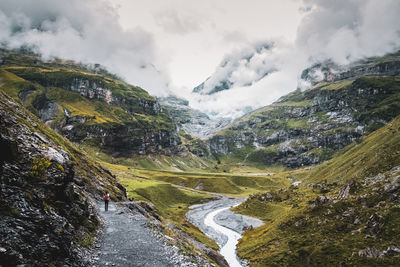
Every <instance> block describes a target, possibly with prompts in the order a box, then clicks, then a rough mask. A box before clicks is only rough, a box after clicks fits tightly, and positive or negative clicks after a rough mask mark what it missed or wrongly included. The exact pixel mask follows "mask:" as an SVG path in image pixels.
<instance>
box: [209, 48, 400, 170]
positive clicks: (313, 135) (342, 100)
mask: <svg viewBox="0 0 400 267" xmlns="http://www.w3.org/2000/svg"><path fill="white" fill-rule="evenodd" d="M399 62H400V59H399V58H398V57H397V56H390V57H385V58H375V59H370V60H368V61H366V63H365V62H364V63H362V64H361V65H357V66H353V67H352V68H350V69H348V70H346V71H345V72H342V73H336V74H335V76H333V77H331V76H329V75H328V74H327V75H325V78H324V79H323V80H320V81H318V80H312V81H313V83H314V84H315V85H314V86H313V87H312V88H310V89H308V90H305V91H300V90H297V91H295V92H293V93H291V94H289V95H287V96H284V97H282V98H281V99H279V100H278V101H277V102H275V103H274V104H272V105H270V106H267V107H264V108H261V109H259V110H257V111H255V112H253V113H251V114H249V115H247V116H245V117H243V118H241V119H239V120H237V121H236V122H234V123H233V124H232V125H230V126H229V127H227V128H225V129H223V130H222V131H220V132H218V133H216V134H215V135H214V136H212V137H211V138H209V139H208V140H207V141H206V143H207V144H208V146H209V148H210V149H211V151H212V152H214V153H219V154H224V155H227V154H228V155H233V156H238V157H245V159H246V160H248V161H257V162H262V163H264V164H266V165H274V164H280V165H284V166H287V167H291V168H297V167H301V166H306V165H312V164H316V163H319V162H322V161H324V160H326V159H329V158H330V157H331V156H332V155H333V153H334V152H335V151H337V150H338V149H341V148H344V147H345V146H347V145H348V144H350V143H352V142H353V141H356V140H358V139H359V138H360V137H361V136H363V135H365V134H367V133H370V132H372V131H374V130H375V129H378V128H379V127H381V126H382V125H384V124H385V123H387V122H389V121H390V120H391V119H393V118H394V117H395V116H396V115H398V114H399V113H400V105H399V99H400V78H399V77H398V76H397V75H398V71H399V69H398V66H399ZM382 64H383V65H382ZM304 73H306V72H304ZM307 73H308V74H307V75H309V77H311V78H312V76H310V73H312V71H308V72H307ZM378 74H379V76H377V75H378ZM304 75H306V74H304ZM311 78H310V79H311Z"/></svg>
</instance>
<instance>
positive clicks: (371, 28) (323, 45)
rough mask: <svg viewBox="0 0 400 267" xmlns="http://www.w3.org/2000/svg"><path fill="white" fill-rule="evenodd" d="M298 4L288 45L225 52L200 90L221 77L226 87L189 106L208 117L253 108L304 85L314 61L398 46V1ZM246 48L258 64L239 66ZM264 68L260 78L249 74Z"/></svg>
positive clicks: (349, 58)
mask: <svg viewBox="0 0 400 267" xmlns="http://www.w3.org/2000/svg"><path fill="white" fill-rule="evenodd" d="M303 4H304V7H303V8H301V10H300V12H305V14H304V17H303V19H302V20H301V23H300V24H299V26H298V30H297V37H296V40H295V42H294V43H290V42H285V40H282V39H279V38H278V39H274V38H270V39H269V40H268V41H265V42H264V44H265V45H268V44H271V43H273V47H272V48H271V49H264V50H259V51H258V52H254V51H255V50H256V49H257V47H259V46H260V44H250V45H248V47H244V48H243V49H242V50H241V51H235V52H234V53H229V54H227V55H226V56H225V57H224V59H223V61H222V62H221V64H220V65H219V66H218V67H217V68H216V70H215V72H214V73H213V74H212V75H211V77H210V78H209V79H208V80H207V81H206V82H205V90H204V92H205V93H207V92H210V91H211V90H212V88H213V87H215V86H217V85H220V84H221V83H222V82H223V81H226V80H227V81H229V82H231V83H232V84H233V85H232V86H231V87H232V89H229V90H225V91H221V92H218V93H216V94H212V95H210V96H208V95H207V96H204V95H199V94H190V95H188V96H187V97H188V98H189V99H190V102H191V105H192V106H194V107H196V108H198V109H201V110H202V111H204V112H206V113H208V114H213V115H214V116H226V117H234V118H235V117H240V116H242V115H244V114H245V113H246V112H248V110H249V107H251V109H257V108H259V107H262V106H266V105H268V104H271V103H272V102H274V101H276V100H277V99H279V97H281V96H283V95H285V94H287V93H289V92H291V91H294V90H295V89H297V88H301V89H307V87H308V86H309V84H308V83H307V82H306V81H302V80H301V79H300V75H301V73H302V71H303V70H304V69H305V68H307V67H310V66H312V65H314V64H316V63H320V62H324V61H327V60H329V61H331V62H333V63H335V64H338V65H342V66H343V65H344V66H345V65H347V64H350V63H352V62H355V61H357V60H360V59H363V58H366V57H372V56H383V55H385V54H387V53H390V52H395V51H398V50H399V49H400V20H399V19H398V14H400V1H396V0H383V1H374V0H350V1H349V0H340V1H323V0H304V1H303ZM249 51H253V52H252V54H251V55H252V56H256V58H261V59H262V61H261V64H250V63H251V62H247V63H246V64H242V62H243V58H246V57H249V55H248V53H249ZM267 72H269V73H270V74H269V75H266V76H265V77H262V78H261V79H259V78H260V77H261V76H257V75H254V74H257V73H258V74H259V73H267ZM249 73H250V75H248V74H249ZM233 74H236V76H237V77H235V76H234V75H233ZM251 75H252V76H251ZM315 75H318V73H315ZM234 78H235V79H234ZM243 81H244V82H243ZM245 84H250V85H248V86H244V85H245Z"/></svg>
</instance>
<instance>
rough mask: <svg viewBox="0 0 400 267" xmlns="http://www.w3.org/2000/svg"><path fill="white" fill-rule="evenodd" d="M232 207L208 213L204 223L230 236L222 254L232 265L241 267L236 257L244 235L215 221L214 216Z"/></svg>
mask: <svg viewBox="0 0 400 267" xmlns="http://www.w3.org/2000/svg"><path fill="white" fill-rule="evenodd" d="M229 208H230V207H226V208H222V209H217V210H215V211H212V212H210V213H209V214H207V216H206V218H205V219H204V224H205V225H207V226H210V227H212V228H214V229H215V230H216V231H217V232H219V233H221V234H223V235H225V236H227V237H228V241H227V242H226V243H225V245H224V246H223V247H222V248H221V250H220V253H221V255H222V256H224V257H225V259H226V261H227V262H228V264H229V266H230V267H241V266H242V265H241V264H240V262H239V261H238V259H237V257H236V245H237V243H238V242H239V239H240V238H241V237H242V236H241V235H240V234H239V233H237V232H235V231H232V230H231V229H228V228H226V227H224V226H222V225H219V224H217V223H215V221H214V217H215V216H216V215H217V214H218V213H220V212H222V211H224V210H227V209H229Z"/></svg>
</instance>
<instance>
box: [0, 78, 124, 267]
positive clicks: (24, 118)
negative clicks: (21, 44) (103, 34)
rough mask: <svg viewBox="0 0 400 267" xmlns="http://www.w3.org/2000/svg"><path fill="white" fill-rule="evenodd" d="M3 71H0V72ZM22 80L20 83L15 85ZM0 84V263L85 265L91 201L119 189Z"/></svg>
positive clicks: (92, 220) (93, 219) (92, 223)
mask: <svg viewBox="0 0 400 267" xmlns="http://www.w3.org/2000/svg"><path fill="white" fill-rule="evenodd" d="M3 74H4V73H3ZM22 84H24V83H22ZM7 86H8V85H7V84H6V82H5V81H4V80H2V81H1V85H0V88H1V89H2V90H1V91H0V151H1V154H0V218H1V219H0V235H1V239H0V262H1V265H2V266H17V265H24V266H25V265H27V266H61V265H70V266H87V262H86V261H87V259H85V250H84V248H87V247H90V246H91V245H92V243H93V240H94V236H96V235H97V232H98V229H99V227H100V219H99V216H98V214H97V209H96V206H97V202H98V201H100V200H101V196H102V195H103V194H104V191H105V190H108V191H109V192H110V193H111V196H112V198H113V200H114V201H118V200H124V199H125V191H124V189H123V187H122V186H121V185H119V184H118V183H117V181H116V179H115V177H114V176H112V175H111V173H110V172H109V171H107V170H106V169H104V168H103V167H101V166H100V165H99V164H97V163H95V162H93V161H91V160H90V159H88V158H87V157H86V156H85V154H83V153H82V152H80V151H79V150H77V149H76V148H75V146H74V145H72V144H71V143H70V142H69V141H68V140H67V139H65V138H64V137H62V136H61V135H59V134H57V133H55V132H54V131H53V130H51V129H50V128H49V127H47V126H46V125H44V124H43V123H42V122H41V121H40V120H39V119H37V117H36V116H35V115H33V114H32V113H31V112H29V111H28V110H27V109H25V108H24V107H23V106H22V105H21V104H20V102H19V101H16V100H15V99H13V98H11V97H10V96H7V95H5V94H4V93H3V91H8V90H7Z"/></svg>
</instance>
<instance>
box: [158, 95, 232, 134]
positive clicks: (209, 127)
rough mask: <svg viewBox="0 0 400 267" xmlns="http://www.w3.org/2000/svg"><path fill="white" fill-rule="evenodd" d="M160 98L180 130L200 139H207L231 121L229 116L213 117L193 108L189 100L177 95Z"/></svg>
mask: <svg viewBox="0 0 400 267" xmlns="http://www.w3.org/2000/svg"><path fill="white" fill-rule="evenodd" d="M158 100H159V101H160V103H161V104H162V106H163V107H164V108H166V109H167V110H168V111H169V113H170V114H171V117H172V118H173V120H174V122H175V123H176V125H177V126H178V129H179V130H184V131H185V132H187V133H189V134H190V135H193V136H195V137H198V138H200V139H205V138H206V137H208V136H210V135H212V134H214V133H215V132H217V131H218V130H221V129H222V128H223V127H225V126H226V125H228V124H229V123H230V122H231V120H230V119H228V118H213V119H211V118H210V117H209V116H208V115H207V114H205V113H203V112H201V111H199V110H196V109H193V108H191V107H190V106H189V101H187V100H185V99H182V98H179V97H176V96H168V97H160V98H158Z"/></svg>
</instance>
